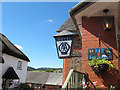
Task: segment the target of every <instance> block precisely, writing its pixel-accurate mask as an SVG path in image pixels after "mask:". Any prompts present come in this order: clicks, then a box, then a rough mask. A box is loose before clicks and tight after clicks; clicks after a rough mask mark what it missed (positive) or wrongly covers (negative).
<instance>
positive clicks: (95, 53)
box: [88, 48, 113, 60]
mask: <svg viewBox="0 0 120 90" xmlns="http://www.w3.org/2000/svg"><path fill="white" fill-rule="evenodd" d="M92 58H95V59H103V58H105V59H107V60H108V59H109V60H112V59H113V53H112V49H111V48H90V49H88V59H89V60H92Z"/></svg>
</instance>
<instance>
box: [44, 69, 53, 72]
mask: <svg viewBox="0 0 120 90" xmlns="http://www.w3.org/2000/svg"><path fill="white" fill-rule="evenodd" d="M45 72H54V70H53V69H47V70H45Z"/></svg>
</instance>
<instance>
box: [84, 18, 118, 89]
mask: <svg viewBox="0 0 120 90" xmlns="http://www.w3.org/2000/svg"><path fill="white" fill-rule="evenodd" d="M99 34H100V35H101V39H102V40H101V47H100V48H107V47H109V48H111V49H112V51H113V53H114V54H113V61H112V63H113V64H114V65H115V67H116V69H114V70H113V71H110V72H107V73H103V74H102V75H101V76H99V75H96V74H95V73H94V71H93V70H92V69H91V67H90V66H89V65H87V64H86V63H88V49H89V48H99ZM117 56H118V52H117V44H116V33H115V27H113V29H112V30H111V31H109V32H107V31H104V29H103V26H102V24H101V17H91V18H86V17H84V18H82V72H84V71H85V72H87V73H88V74H89V78H90V80H91V81H92V82H95V81H97V85H99V86H101V85H104V86H103V87H109V86H110V85H113V86H116V87H118V86H120V83H119V81H120V80H119V73H118V58H117Z"/></svg>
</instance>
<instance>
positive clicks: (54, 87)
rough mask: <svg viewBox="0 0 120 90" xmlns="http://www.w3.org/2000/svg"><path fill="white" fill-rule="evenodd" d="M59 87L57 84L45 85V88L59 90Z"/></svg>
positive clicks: (46, 89)
mask: <svg viewBox="0 0 120 90" xmlns="http://www.w3.org/2000/svg"><path fill="white" fill-rule="evenodd" d="M61 87H62V86H59V85H45V90H60V89H61Z"/></svg>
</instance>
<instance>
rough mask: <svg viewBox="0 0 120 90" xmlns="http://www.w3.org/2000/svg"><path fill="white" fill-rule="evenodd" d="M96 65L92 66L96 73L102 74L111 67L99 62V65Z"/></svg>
mask: <svg viewBox="0 0 120 90" xmlns="http://www.w3.org/2000/svg"><path fill="white" fill-rule="evenodd" d="M94 66H95V65H93V66H91V67H92V69H93V71H94V72H95V73H96V74H101V73H103V72H106V71H107V70H108V68H109V65H108V64H98V67H94Z"/></svg>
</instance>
